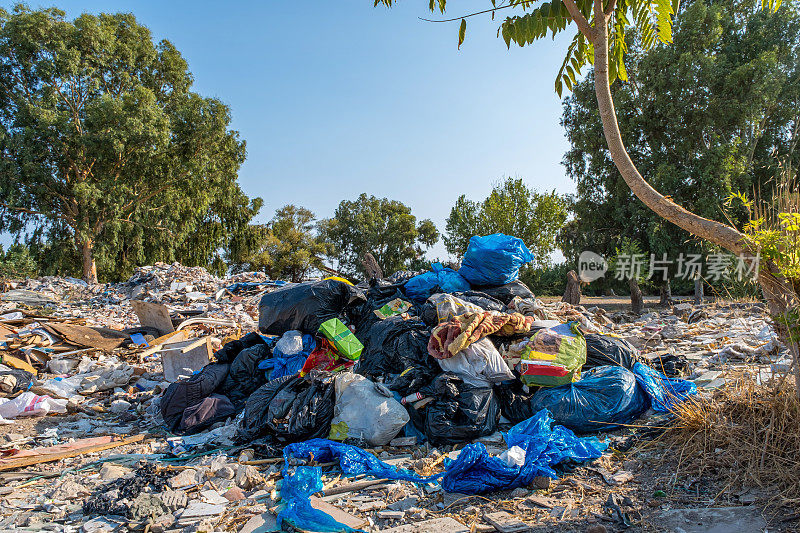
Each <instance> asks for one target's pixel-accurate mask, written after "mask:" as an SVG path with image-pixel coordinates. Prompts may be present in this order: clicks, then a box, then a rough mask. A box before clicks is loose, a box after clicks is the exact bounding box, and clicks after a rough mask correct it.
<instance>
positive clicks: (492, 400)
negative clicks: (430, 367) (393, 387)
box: [408, 373, 500, 446]
mask: <svg viewBox="0 0 800 533" xmlns="http://www.w3.org/2000/svg"><path fill="white" fill-rule="evenodd" d="M419 392H420V394H422V395H423V396H425V397H433V401H431V402H430V403H428V404H427V405H425V406H423V407H421V408H420V409H419V410H417V409H415V408H414V407H413V406H408V411H409V415H410V416H411V421H412V422H413V423H414V426H415V427H416V428H417V429H418V430H419V431H421V432H422V433H424V434H425V436H426V437H428V440H430V441H431V443H432V444H434V445H436V446H438V445H443V444H457V443H463V442H467V441H470V440H472V439H477V438H479V437H483V436H486V435H491V434H492V433H494V432H495V431H497V425H498V423H499V422H500V404H499V403H498V401H497V398H496V397H495V395H494V392H493V391H492V388H491V387H473V386H471V385H468V384H466V383H464V382H463V381H462V380H461V378H459V377H457V376H456V375H455V374H450V373H447V374H441V375H440V376H438V377H437V378H436V379H435V380H434V381H433V382H432V383H430V384H429V385H427V386H426V387H423V388H422V389H421V390H420V391H419Z"/></svg>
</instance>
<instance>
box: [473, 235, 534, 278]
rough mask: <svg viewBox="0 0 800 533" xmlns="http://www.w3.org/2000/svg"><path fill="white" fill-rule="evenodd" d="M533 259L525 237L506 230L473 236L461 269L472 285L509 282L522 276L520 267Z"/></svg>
mask: <svg viewBox="0 0 800 533" xmlns="http://www.w3.org/2000/svg"><path fill="white" fill-rule="evenodd" d="M531 261H533V254H532V253H531V251H530V250H528V247H527V246H525V243H524V242H523V241H522V239H519V238H517V237H509V236H508V235H503V234H502V233H495V234H493V235H486V236H485V237H478V236H477V235H476V236H475V237H472V238H471V239H470V240H469V247H468V248H467V253H465V254H464V260H463V261H462V262H461V268H460V269H458V273H459V274H461V275H462V276H463V277H464V279H466V280H467V281H468V282H470V284H472V285H491V286H498V285H505V284H506V283H511V282H512V281H516V280H517V278H519V269H520V267H522V266H523V265H525V264H527V263H530V262H531Z"/></svg>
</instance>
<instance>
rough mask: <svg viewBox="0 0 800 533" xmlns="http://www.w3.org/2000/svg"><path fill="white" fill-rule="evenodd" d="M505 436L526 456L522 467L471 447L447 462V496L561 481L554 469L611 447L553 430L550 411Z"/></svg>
mask: <svg viewBox="0 0 800 533" xmlns="http://www.w3.org/2000/svg"><path fill="white" fill-rule="evenodd" d="M504 436H505V439H506V443H507V444H508V448H509V449H511V448H513V447H514V446H518V447H519V448H521V449H522V450H523V451H524V452H525V459H524V463H523V464H522V465H519V466H518V465H516V464H512V465H509V464H508V463H507V462H506V461H504V460H503V459H501V458H499V457H496V456H493V455H490V454H489V453H488V452H487V451H486V447H485V446H484V445H483V444H481V443H475V444H468V445H467V446H465V447H464V448H463V449H462V450H461V453H459V454H458V457H457V458H456V460H455V461H447V460H445V467H446V470H445V474H444V477H443V478H442V488H444V490H446V491H447V492H461V493H464V494H485V493H487V492H493V491H497V490H508V489H514V488H517V487H523V486H526V485H529V484H530V483H532V482H533V478H534V477H536V476H547V477H550V478H553V479H557V478H558V475H556V472H555V470H553V468H552V466H553V465H556V464H558V463H560V462H561V461H564V460H565V459H572V460H573V461H578V462H580V461H587V460H590V459H597V458H598V457H600V456H602V455H603V452H604V451H605V450H606V449H607V448H608V443H605V442H601V441H600V440H599V439H598V438H597V437H584V438H580V437H577V436H576V435H575V433H573V432H572V431H570V430H569V429H567V428H565V427H564V426H553V419H552V418H551V416H550V413H549V412H548V411H547V409H542V410H541V411H539V412H538V413H536V414H535V415H533V416H532V417H531V418H529V419H527V420H524V421H522V422H520V423H519V424H517V425H516V426H514V427H512V428H511V429H510V430H508V433H507V434H505V435H504Z"/></svg>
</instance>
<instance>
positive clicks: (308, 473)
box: [278, 409, 608, 532]
mask: <svg viewBox="0 0 800 533" xmlns="http://www.w3.org/2000/svg"><path fill="white" fill-rule="evenodd" d="M505 438H506V442H507V444H508V447H509V448H512V447H514V446H518V447H520V448H522V449H523V450H524V451H525V462H524V464H523V465H522V466H516V465H513V466H509V465H508V463H507V462H506V461H504V460H503V459H500V458H498V457H494V456H491V455H489V453H488V452H487V451H486V447H485V446H484V445H483V444H480V443H476V444H469V445H467V446H465V447H464V448H463V449H462V450H461V453H460V454H459V456H458V458H457V459H456V460H455V461H451V460H447V459H446V460H445V472H444V474H434V475H432V476H429V477H419V476H417V475H415V474H413V473H412V472H410V471H408V470H405V469H398V468H395V467H393V466H390V465H387V464H386V463H384V462H383V461H381V460H380V459H378V458H376V457H375V456H374V455H372V454H371V453H369V452H367V451H365V450H362V449H361V448H359V447H357V446H351V445H349V444H343V443H341V442H334V441H330V440H327V439H311V440H308V441H306V442H297V443H294V444H289V445H288V446H286V447H285V448H284V449H283V457H284V468H283V486H282V489H281V499H282V501H283V502H285V503H286V508H285V509H284V510H283V511H281V513H280V514H279V515H278V523H279V524H280V523H281V522H282V520H288V521H289V522H291V523H292V524H294V525H295V527H297V528H299V529H306V530H313V531H323V532H326V531H353V530H352V529H350V528H348V527H347V526H345V525H343V524H340V523H339V522H336V521H335V520H333V518H331V517H330V516H329V515H327V514H326V513H323V512H321V511H318V510H316V509H313V508H312V507H311V504H310V503H309V496H311V495H312V494H314V493H315V492H317V491H320V490H322V479H321V475H322V472H321V470H320V469H319V468H316V467H308V466H298V467H290V466H289V464H290V460H291V459H292V458H295V459H312V458H313V459H314V460H315V461H317V462H320V463H328V462H332V461H334V460H335V459H338V460H339V465H340V467H341V469H342V472H344V473H345V474H350V475H359V474H366V475H370V476H374V477H376V478H385V479H394V480H405V481H411V482H414V483H430V482H432V481H436V480H437V479H438V478H440V477H441V478H442V487H443V488H444V489H445V490H446V491H448V492H462V493H464V494H484V493H487V492H492V491H495V490H505V489H513V488H516V487H520V486H523V485H527V484H529V483H531V482H532V481H533V478H534V477H535V476H549V477H552V478H557V477H558V476H557V475H556V472H555V471H554V470H553V469H552V466H553V465H555V464H558V463H560V462H561V461H563V460H565V459H572V460H573V461H586V460H589V459H596V458H598V457H600V456H601V455H603V452H604V451H605V450H606V448H608V444H607V443H604V442H601V441H600V440H598V439H597V437H585V438H579V437H577V436H575V434H574V433H573V432H572V431H570V430H569V429H567V428H565V427H563V426H554V427H553V419H552V418H551V417H550V413H549V412H548V411H547V410H546V409H542V410H541V411H539V412H538V413H536V415H534V416H533V417H531V418H529V419H528V420H525V421H523V422H520V423H519V424H517V425H516V426H514V427H512V428H511V429H510V430H509V431H508V433H507V434H506V435H505ZM290 470H293V472H292V473H291V474H290V473H289V472H290Z"/></svg>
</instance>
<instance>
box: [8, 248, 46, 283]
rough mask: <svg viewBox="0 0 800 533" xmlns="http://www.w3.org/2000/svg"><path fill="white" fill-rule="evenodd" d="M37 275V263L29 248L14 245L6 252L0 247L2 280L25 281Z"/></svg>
mask: <svg viewBox="0 0 800 533" xmlns="http://www.w3.org/2000/svg"><path fill="white" fill-rule="evenodd" d="M37 274H38V269H37V267H36V261H34V259H33V256H32V255H31V253H30V250H29V249H28V247H27V246H25V245H24V244H20V243H14V244H12V245H10V246H9V247H8V250H6V251H5V252H3V247H2V246H0V278H7V279H24V278H32V277H34V276H36V275H37Z"/></svg>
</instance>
